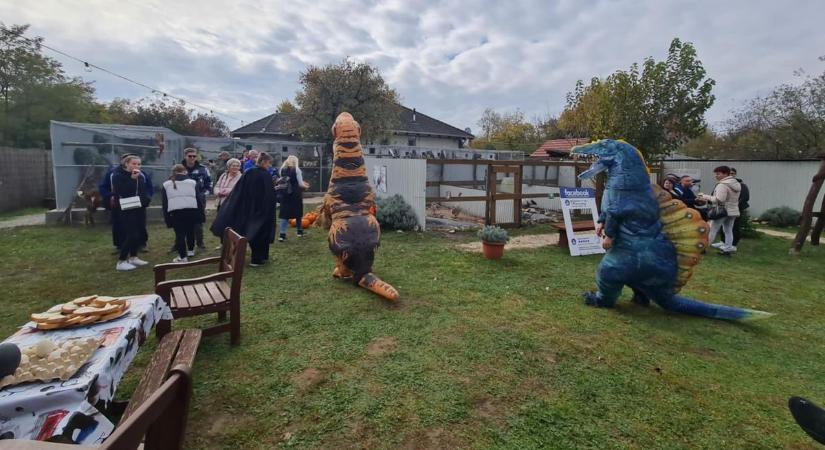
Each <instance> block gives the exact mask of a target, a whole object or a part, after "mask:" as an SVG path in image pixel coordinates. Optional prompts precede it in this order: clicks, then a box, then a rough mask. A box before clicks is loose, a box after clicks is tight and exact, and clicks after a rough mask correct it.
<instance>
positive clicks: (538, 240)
mask: <svg viewBox="0 0 825 450" xmlns="http://www.w3.org/2000/svg"><path fill="white" fill-rule="evenodd" d="M558 243H559V235H558V234H556V233H553V234H530V235H527V236H518V237H514V238H513V239H510V242H508V243H507V246H506V247H505V250H521V249H530V248H540V247H547V246H549V245H556V244H558ZM455 248H457V249H459V250H463V251H465V252H478V253H480V252H481V242H480V241H479V242H470V243H467V244H460V245H456V246H455Z"/></svg>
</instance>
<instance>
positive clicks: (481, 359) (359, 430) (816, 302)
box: [0, 225, 825, 449]
mask: <svg viewBox="0 0 825 450" xmlns="http://www.w3.org/2000/svg"><path fill="white" fill-rule="evenodd" d="M537 231H543V232H548V231H549V230H548V229H547V227H533V228H530V229H527V230H524V231H521V232H522V233H536V232H537ZM518 233H519V232H516V233H515V234H518ZM150 236H151V240H150V245H151V247H152V251H151V252H150V253H149V254H147V255H146V256H144V259H148V260H149V261H151V262H152V263H158V262H166V261H169V260H171V258H172V256H173V255H171V254H167V253H166V250H167V249H168V248H169V245H170V244H171V242H172V239H173V238H172V232H171V231H170V230H167V229H166V228H162V227H161V226H159V225H153V226H152V227H151V229H150ZM474 239H475V238H474V235H473V234H472V233H463V234H462V233H458V234H455V235H450V234H440V233H426V234H420V233H404V234H399V233H395V232H387V233H386V234H385V235H384V237H383V240H382V246H381V248H380V249H379V254H378V257H377V261H376V264H375V272H376V273H377V274H379V275H380V276H381V277H382V278H383V279H384V280H386V281H388V282H390V283H392V284H393V285H394V286H395V287H396V288H398V290H399V291H400V292H401V300H400V301H399V302H398V303H397V304H388V303H386V302H384V301H382V300H381V299H379V298H378V297H377V296H375V295H373V294H370V293H369V292H367V291H365V290H363V289H357V288H354V287H353V286H351V285H349V284H346V283H344V282H341V281H337V280H334V279H332V278H331V277H330V272H331V271H332V258H331V257H330V254H329V250H328V249H327V247H326V243H325V239H324V234H323V232H322V231H321V230H318V229H312V230H310V235H309V237H307V238H305V239H303V240H298V239H296V238H295V237H294V231H292V234H290V236H289V240H288V241H287V242H286V243H284V244H278V243H276V244H275V245H274V246H273V250H272V254H271V257H272V259H273V264H270V265H268V266H265V267H262V268H257V269H256V268H247V269H246V273H245V277H244V288H243V300H242V302H243V303H242V324H243V325H242V340H241V345H239V346H237V347H231V346H229V336H228V335H220V336H214V337H209V338H205V339H204V340H203V342H202V343H201V347H200V349H199V351H198V356H197V359H196V363H195V371H194V376H195V393H194V395H195V397H194V402H193V404H192V407H191V411H190V417H189V425H188V428H187V447H188V448H195V449H225V448H232V449H242V448H260V449H269V448H328V449H337V448H458V447H461V448H510V449H539V448H599V449H602V448H642V449H648V448H714V449H715V448H725V449H727V448H814V447H813V445H814V444H813V443H812V441H811V440H810V439H809V438H808V437H807V436H806V435H805V434H804V433H803V432H802V431H801V430H800V429H799V428H798V427H797V426H796V424H795V423H794V421H793V419H792V418H791V416H790V414H789V413H788V411H787V407H786V402H787V398H788V397H789V396H791V395H803V396H807V397H809V398H811V399H812V400H814V401H815V402H817V403H820V404H823V403H825V382H824V381H823V380H825V327H823V325H822V322H823V317H825V301H823V300H825V282H823V279H825V276H823V274H825V272H823V267H825V249H823V248H818V247H812V246H810V245H806V246H805V247H804V249H803V253H802V256H801V257H800V258H798V259H791V258H790V257H788V256H786V255H787V249H788V244H789V243H788V241H787V240H785V239H778V238H771V237H767V236H765V237H762V238H761V239H756V240H745V241H743V242H742V243H741V244H740V246H739V253H738V254H737V255H736V256H734V257H733V258H731V259H727V258H722V257H718V256H715V255H712V254H709V255H708V256H707V257H706V258H705V259H704V260H703V262H702V263H701V264H700V267H699V268H698V271H697V273H696V275H695V276H694V278H693V279H692V280H691V282H690V283H689V284H688V285H687V286H686V288H685V289H684V291H683V293H684V294H686V295H688V296H692V297H695V298H698V299H702V300H705V301H712V302H717V303H724V304H728V305H735V306H746V307H752V308H757V309H763V310H767V311H772V312H775V313H777V316H775V317H773V318H771V319H768V320H766V321H762V322H757V323H754V324H745V325H743V324H732V323H726V322H721V321H714V320H709V319H701V318H693V317H687V316H681V315H676V314H670V313H666V312H664V311H662V310H661V309H659V308H658V307H656V306H651V307H648V308H644V307H639V306H636V305H633V304H631V303H630V302H629V296H628V295H626V296H625V297H624V298H623V300H622V301H621V302H620V304H619V306H618V307H617V308H616V309H612V310H607V309H593V308H589V307H586V306H584V305H583V304H582V301H581V293H582V291H584V290H588V289H592V288H593V285H594V270H595V268H596V265H597V264H598V262H599V260H600V257H598V256H591V257H576V258H574V257H570V256H568V255H567V254H566V253H564V252H562V251H561V250H560V249H558V248H556V247H545V248H540V249H533V250H519V251H510V252H508V253H506V254H505V257H504V259H503V260H501V261H498V262H493V261H487V260H484V259H483V258H482V257H481V256H480V254H473V253H464V252H461V251H458V250H455V249H454V248H453V245H454V244H456V243H462V242H468V241H471V240H474ZM215 245H217V240H216V239H214V238H212V239H211V241H210V242H209V246H210V248H212V247H214V246H215ZM210 253H214V252H210ZM0 255H3V257H2V258H0V273H2V274H3V275H2V278H3V287H4V289H5V292H6V294H5V301H4V302H3V304H4V305H5V307H4V308H2V309H0V333H2V334H3V335H9V334H11V333H13V332H14V331H15V328H16V327H17V326H19V325H21V324H23V323H24V322H25V321H26V320H27V316H28V315H29V314H30V313H31V312H35V311H41V310H44V309H46V308H47V307H49V306H51V305H52V304H54V303H57V302H62V301H66V300H69V299H72V298H74V297H77V296H80V295H83V294H90V293H100V294H111V295H122V294H138V293H147V292H151V290H152V274H151V270H150V269H149V268H142V269H139V270H137V271H134V272H131V273H116V272H115V270H114V260H115V258H114V256H112V255H111V254H110V235H109V233H108V232H107V231H106V230H105V229H103V228H102V227H98V228H96V229H87V228H81V227H75V228H49V227H42V226H41V227H27V228H19V229H14V230H0ZM201 273H202V272H201ZM212 320H213V318H211V317H209V318H199V319H195V320H191V321H184V322H183V323H177V324H176V326H183V327H186V326H196V325H198V324H202V323H205V322H208V321H212ZM153 347H154V340H152V341H151V343H149V344H147V346H146V347H145V348H143V349H142V350H141V352H140V355H139V358H138V360H137V361H136V363H135V364H134V365H133V368H132V369H131V370H130V373H129V375H128V376H127V379H126V381H125V382H124V383H123V385H122V386H121V388H120V390H119V395H120V396H123V397H128V395H129V393H130V391H131V389H134V385H135V383H136V380H137V379H138V378H139V376H140V375H141V372H142V366H143V365H145V363H146V361H147V360H148V356H149V355H150V353H151V349H152V348H153Z"/></svg>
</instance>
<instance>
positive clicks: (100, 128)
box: [51, 120, 178, 139]
mask: <svg viewBox="0 0 825 450" xmlns="http://www.w3.org/2000/svg"><path fill="white" fill-rule="evenodd" d="M51 122H52V123H53V124H55V125H63V126H67V127H74V128H80V129H83V130H87V131H91V132H94V133H104V134H109V135H112V136H116V137H119V138H124V139H146V138H151V137H152V136H154V134H155V133H163V134H164V135H167V136H177V135H178V134H177V133H175V132H174V131H172V130H170V129H169V128H166V127H152V126H143V125H119V124H101V123H80V122H59V121H56V120H52V121H51Z"/></svg>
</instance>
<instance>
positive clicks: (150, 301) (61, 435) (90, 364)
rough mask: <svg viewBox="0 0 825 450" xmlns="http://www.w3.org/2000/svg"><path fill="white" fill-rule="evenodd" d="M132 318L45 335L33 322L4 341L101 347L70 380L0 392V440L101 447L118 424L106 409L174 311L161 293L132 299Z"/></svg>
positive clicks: (22, 385) (130, 316) (124, 316)
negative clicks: (82, 341)
mask: <svg viewBox="0 0 825 450" xmlns="http://www.w3.org/2000/svg"><path fill="white" fill-rule="evenodd" d="M129 302H130V306H129V311H128V313H127V314H125V315H123V316H121V317H119V318H117V319H114V320H110V321H108V322H102V323H96V324H92V325H87V326H80V327H75V328H67V329H60V330H50V331H41V330H38V329H36V328H35V327H34V325H35V324H34V323H33V322H29V323H27V324H26V325H25V326H23V327H22V328H21V329H20V331H19V332H17V333H15V334H14V335H13V336H11V337H10V338H8V339H6V340H5V342H11V343H14V344H17V345H18V346H19V347H20V348H21V349H22V348H26V347H29V346H32V345H35V344H36V343H37V342H39V341H40V340H42V339H51V340H52V341H62V340H66V339H73V338H88V337H97V338H99V339H101V341H102V343H101V346H100V347H99V348H98V349H97V350H96V351H95V352H94V353H93V354H92V356H91V357H90V358H89V360H88V361H87V362H86V363H85V364H83V365H82V366H81V367H80V368H79V369H78V370H77V372H76V373H75V374H74V375H73V376H72V377H71V378H69V379H68V380H66V381H60V380H57V381H52V382H47V383H43V382H31V383H23V384H17V385H12V386H6V387H5V388H3V389H0V439H34V440H49V441H54V442H67V443H76V444H99V443H101V442H103V440H104V439H105V438H106V437H107V436H109V434H110V433H111V432H112V430H113V429H114V425H113V424H112V422H111V421H109V419H107V418H106V417H105V416H104V415H103V414H102V413H101V410H102V409H104V408H106V407H107V406H108V405H109V404H110V402H111V401H112V399H113V398H114V395H115V391H116V389H117V386H118V384H120V380H121V378H123V374H124V373H125V372H126V369H127V368H128V367H129V364H131V363H132V360H133V359H134V357H135V354H136V353H137V351H138V348H139V347H140V346H141V345H143V342H144V341H145V340H146V337H147V336H149V334H150V333H151V331H152V328H153V327H154V326H155V325H156V324H157V323H158V322H159V321H160V320H170V319H172V312H171V311H170V310H169V307H168V306H167V305H166V303H165V302H164V301H163V300H162V299H161V298H160V297H158V296H157V295H146V296H135V297H130V298H129Z"/></svg>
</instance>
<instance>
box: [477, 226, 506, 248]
mask: <svg viewBox="0 0 825 450" xmlns="http://www.w3.org/2000/svg"><path fill="white" fill-rule="evenodd" d="M478 237H479V239H481V240H482V241H484V242H492V243H500V244H503V243H505V242H507V241H509V240H510V236H507V230H505V229H504V228H501V227H497V226H492V225H485V226H484V228H482V229H480V230H478Z"/></svg>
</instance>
